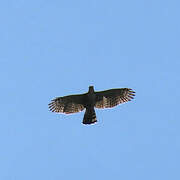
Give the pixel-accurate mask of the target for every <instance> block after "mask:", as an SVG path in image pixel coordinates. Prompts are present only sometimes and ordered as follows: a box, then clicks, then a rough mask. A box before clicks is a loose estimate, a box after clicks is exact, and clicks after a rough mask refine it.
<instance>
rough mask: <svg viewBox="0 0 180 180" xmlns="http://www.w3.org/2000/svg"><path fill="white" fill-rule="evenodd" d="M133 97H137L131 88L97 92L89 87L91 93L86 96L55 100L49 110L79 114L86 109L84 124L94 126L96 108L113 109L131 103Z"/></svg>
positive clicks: (79, 95)
mask: <svg viewBox="0 0 180 180" xmlns="http://www.w3.org/2000/svg"><path fill="white" fill-rule="evenodd" d="M133 96H135V92H134V91H133V90H132V89H129V88H119V89H109V90H105V91H97V92H95V91H94V87H93V86H89V91H88V92H87V93H85V94H75V95H70V96H63V97H57V98H55V99H53V100H52V101H51V103H49V109H50V111H52V112H56V113H65V114H71V113H77V112H80V111H83V110H84V109H86V111H85V114H84V118H83V122H82V123H83V124H93V123H95V122H97V119H96V113H95V109H94V108H99V109H104V108H112V107H114V106H117V105H119V104H122V103H125V102H128V101H131V99H133Z"/></svg>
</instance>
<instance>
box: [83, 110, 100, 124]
mask: <svg viewBox="0 0 180 180" xmlns="http://www.w3.org/2000/svg"><path fill="white" fill-rule="evenodd" d="M95 122H97V119H96V113H95V110H94V107H91V108H87V109H86V112H85V114H84V118H83V124H93V123H95Z"/></svg>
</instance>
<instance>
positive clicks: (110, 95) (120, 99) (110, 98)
mask: <svg viewBox="0 0 180 180" xmlns="http://www.w3.org/2000/svg"><path fill="white" fill-rule="evenodd" d="M134 93H135V92H134V91H132V89H129V88H121V89H109V90H106V91H99V92H96V103H95V107H96V108H112V107H114V106H117V105H118V104H121V103H125V102H128V101H131V99H133V96H135V94H134Z"/></svg>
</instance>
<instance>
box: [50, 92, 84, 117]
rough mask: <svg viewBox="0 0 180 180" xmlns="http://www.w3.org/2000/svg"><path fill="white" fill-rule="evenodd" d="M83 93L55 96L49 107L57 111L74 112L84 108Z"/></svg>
mask: <svg viewBox="0 0 180 180" xmlns="http://www.w3.org/2000/svg"><path fill="white" fill-rule="evenodd" d="M84 97H85V95H84V94H77V95H70V96H64V97H57V98H55V99H53V100H52V101H51V103H50V104H49V109H50V111H52V112H57V113H66V114H70V113H76V112H80V111H82V110H83V109H84V105H83V101H84Z"/></svg>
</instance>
